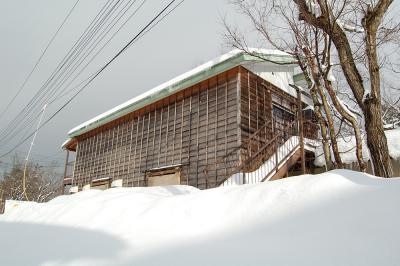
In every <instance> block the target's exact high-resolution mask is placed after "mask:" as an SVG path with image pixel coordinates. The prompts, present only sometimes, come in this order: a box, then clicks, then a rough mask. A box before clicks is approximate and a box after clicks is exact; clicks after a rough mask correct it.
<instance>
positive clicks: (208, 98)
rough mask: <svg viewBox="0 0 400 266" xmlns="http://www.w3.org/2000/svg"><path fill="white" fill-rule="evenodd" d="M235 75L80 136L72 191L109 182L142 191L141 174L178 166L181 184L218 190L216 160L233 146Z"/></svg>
mask: <svg viewBox="0 0 400 266" xmlns="http://www.w3.org/2000/svg"><path fill="white" fill-rule="evenodd" d="M238 70H239V68H238V67H237V68H234V69H232V70H230V71H227V72H225V73H222V74H220V75H218V76H215V77H213V78H211V79H209V80H206V81H204V82H201V83H200V84H197V85H195V86H192V87H190V88H188V89H185V90H184V91H182V92H180V93H178V94H175V95H173V96H171V97H168V98H167V99H164V100H162V101H159V102H157V103H155V104H152V105H150V106H147V107H145V108H143V109H141V110H138V111H136V112H134V113H132V114H129V115H127V116H125V117H123V118H121V119H118V120H117V121H113V122H111V123H109V124H107V125H105V126H102V127H100V128H98V129H96V130H94V131H92V132H89V133H87V134H84V135H82V136H80V137H79V138H78V144H77V156H76V161H75V168H74V181H73V183H74V185H79V186H80V187H82V186H83V185H85V184H89V183H90V182H91V181H92V180H94V179H98V178H104V177H111V178H112V179H114V180H115V179H121V178H122V179H123V180H124V186H146V185H147V180H146V176H145V174H144V171H146V170H149V169H151V168H156V167H162V166H168V165H174V164H182V165H183V166H182V170H181V184H188V185H192V186H195V187H198V188H201V189H203V188H211V187H215V186H217V185H218V184H219V183H220V182H222V181H223V177H224V175H225V174H226V172H227V171H229V169H226V164H224V163H223V162H221V161H220V160H218V158H219V157H221V156H223V155H225V154H227V153H229V152H230V151H232V150H234V149H235V148H236V147H237V146H238V139H239V134H240V132H239V131H238V116H237V114H238V78H237V77H238ZM234 156H236V157H237V158H238V157H239V155H238V153H237V155H235V154H234Z"/></svg>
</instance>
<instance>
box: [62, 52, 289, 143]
mask: <svg viewBox="0 0 400 266" xmlns="http://www.w3.org/2000/svg"><path fill="white" fill-rule="evenodd" d="M249 61H253V62H257V61H258V62H262V61H269V62H274V63H276V64H286V65H289V64H296V61H295V60H294V59H293V57H292V56H290V55H281V54H269V55H268V54H262V53H260V54H259V55H258V56H257V57H254V56H252V55H249V54H245V53H239V54H237V55H235V56H233V57H231V58H228V59H226V60H225V61H222V62H219V63H217V64H215V65H213V66H211V67H210V68H207V69H204V70H202V71H200V72H199V73H196V74H194V75H192V76H189V77H187V78H185V79H183V80H181V81H179V82H177V83H175V84H173V85H171V86H168V87H166V88H164V89H163V90H161V91H159V92H157V93H154V94H152V95H149V96H147V97H146V98H143V99H142V100H140V101H138V102H135V103H132V104H131V105H127V106H125V107H124V108H122V109H120V110H118V111H116V112H114V113H112V114H110V115H108V116H106V117H103V118H101V119H99V120H96V121H93V122H92V123H91V124H89V125H86V126H83V127H82V128H79V129H77V130H75V131H73V132H70V133H69V134H68V136H69V137H70V138H73V137H76V136H79V135H82V134H84V133H87V132H89V131H91V130H93V129H95V128H98V127H99V126H102V125H104V124H107V123H109V122H111V121H113V120H115V119H117V118H120V117H122V116H124V115H127V114H129V113H131V112H134V111H136V110H138V109H140V108H142V107H145V106H147V105H149V104H152V103H154V102H156V101H158V100H161V99H163V98H165V97H167V96H170V95H172V94H175V93H177V92H179V91H181V90H183V89H186V88H188V87H190V86H192V85H195V84H197V83H199V82H202V81H204V80H206V79H208V78H210V77H212V76H215V75H218V74H220V73H222V72H225V71H227V70H229V69H231V68H234V67H236V66H239V65H241V64H242V63H244V62H249Z"/></svg>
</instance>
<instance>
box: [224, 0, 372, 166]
mask: <svg viewBox="0 0 400 266" xmlns="http://www.w3.org/2000/svg"><path fill="white" fill-rule="evenodd" d="M232 3H233V4H234V5H235V6H236V7H238V10H240V11H241V12H242V13H243V14H244V15H245V16H246V17H248V18H249V20H250V21H251V23H252V25H253V26H254V28H255V29H256V31H257V32H258V33H259V34H260V36H262V38H263V39H264V41H266V42H267V43H268V44H270V45H272V46H273V47H274V48H276V49H279V50H281V51H285V52H287V53H289V54H292V55H294V56H295V57H296V58H297V59H298V60H297V61H298V64H299V66H300V68H301V70H302V72H303V74H304V77H305V80H306V81H307V85H308V88H309V90H310V95H311V98H312V100H313V104H314V111H315V115H316V117H317V119H318V122H319V125H320V128H321V137H322V144H323V150H324V156H325V161H326V163H327V165H328V169H330V167H329V165H331V164H332V162H331V158H330V148H329V145H331V147H332V152H333V156H334V161H333V163H334V165H335V167H336V168H342V167H343V163H342V160H341V156H340V151H339V147H338V144H337V140H336V136H337V134H338V132H337V131H336V129H335V119H334V118H335V117H334V115H333V113H332V112H334V110H333V109H331V105H332V104H331V103H330V102H329V99H328V97H327V95H326V91H327V89H326V88H325V86H328V85H329V86H330V88H331V90H330V92H331V93H328V94H329V95H330V97H331V98H332V97H333V99H331V100H335V102H334V104H333V105H334V106H335V107H337V108H338V109H339V110H338V111H339V114H341V115H344V118H342V117H340V120H345V121H346V122H349V121H351V123H349V124H350V126H353V127H354V131H355V132H356V136H357V138H356V139H357V140H360V139H361V138H358V136H360V128H359V123H356V122H354V119H353V117H352V116H351V114H350V113H348V112H346V109H344V108H341V106H340V105H339V104H338V103H339V102H340V101H339V100H338V99H337V97H336V95H335V94H334V90H333V89H332V86H331V85H332V84H331V81H330V79H329V77H330V76H331V75H330V74H329V73H330V70H331V67H332V66H331V63H330V61H331V60H330V59H331V49H330V46H331V42H330V41H329V39H328V38H326V34H323V32H322V31H321V30H319V29H318V28H315V27H313V26H310V25H308V24H307V23H304V22H302V21H298V19H297V12H296V10H295V6H294V4H289V5H288V4H287V3H286V2H281V1H273V2H271V1H261V0H260V1H246V2H245V1H239V0H237V1H232ZM275 24H278V26H275ZM225 28H226V31H227V34H226V37H227V40H228V42H229V43H230V44H231V45H232V46H234V47H236V48H239V49H241V50H244V51H245V52H247V53H250V54H251V53H252V52H251V50H249V49H248V47H247V42H246V40H245V38H244V36H242V35H241V34H240V32H238V30H236V29H234V28H232V27H231V25H229V24H228V23H227V22H226V21H225ZM276 32H279V34H278V35H276ZM340 128H341V127H340ZM340 128H339V129H340ZM357 143H361V141H360V142H357ZM357 155H359V156H357V157H358V158H359V165H360V169H361V170H362V171H365V163H364V161H363V160H362V145H357Z"/></svg>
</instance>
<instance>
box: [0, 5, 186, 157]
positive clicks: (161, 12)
mask: <svg viewBox="0 0 400 266" xmlns="http://www.w3.org/2000/svg"><path fill="white" fill-rule="evenodd" d="M184 1H185V0H181V1H180V3H179V4H178V5H180V4H181V3H183V2H184ZM174 2H176V0H172V1H170V2H169V3H168V5H166V6H165V7H164V8H163V9H162V10H161V11H160V12H158V14H157V15H156V16H155V17H153V19H151V20H150V21H149V22H148V23H147V24H146V26H145V27H143V28H142V29H141V30H140V31H139V33H137V34H136V35H135V36H134V37H133V38H132V39H131V40H130V41H129V42H128V43H127V44H126V45H125V46H124V47H123V48H122V49H120V50H119V52H118V53H117V54H115V55H114V56H113V57H112V58H111V59H110V60H109V61H108V62H107V63H106V64H105V65H103V66H102V67H101V68H100V69H99V70H97V71H96V72H95V73H93V75H92V77H91V78H90V79H89V80H88V81H87V82H86V83H85V85H84V86H82V88H80V89H79V90H78V91H77V92H76V93H75V94H74V95H73V96H72V97H71V98H70V99H69V100H68V101H67V102H65V103H64V104H63V105H62V106H61V107H60V108H59V109H58V110H57V111H56V112H55V113H54V114H53V115H52V116H50V117H49V118H48V119H47V120H46V121H45V122H43V123H42V124H41V125H40V127H38V129H37V130H39V129H41V128H43V127H44V126H46V125H47V124H48V123H49V122H50V121H51V120H52V119H53V118H54V117H55V116H57V115H58V113H60V112H61V111H62V110H63V109H64V108H65V107H66V106H67V105H68V104H70V103H71V102H72V101H73V100H74V99H75V98H76V97H77V96H78V95H79V94H80V93H81V92H82V91H83V90H84V89H85V88H86V87H87V86H88V85H89V84H90V83H91V82H92V81H93V80H94V79H96V77H97V76H99V75H100V74H101V73H102V72H103V71H104V70H105V69H106V68H107V67H108V66H109V65H110V64H111V63H112V62H114V60H115V59H117V58H118V57H119V56H120V55H121V54H122V53H124V52H125V51H126V50H127V49H128V48H129V47H130V46H131V45H132V44H133V43H135V42H136V40H138V39H140V38H142V37H143V36H144V34H143V33H144V32H146V31H147V29H149V28H150V27H151V26H152V24H153V23H154V22H155V21H157V19H159V18H160V17H161V20H162V19H164V18H165V17H166V16H164V17H162V15H163V14H164V13H165V12H166V10H168V8H169V7H170V6H171V5H172V4H173V3H174ZM176 7H177V6H175V7H174V8H173V9H172V11H173V10H175V9H176ZM172 11H171V12H172ZM171 12H169V14H170V13H171ZM147 32H148V31H147ZM35 132H36V131H34V132H32V133H31V134H30V135H29V136H28V137H27V138H25V139H24V140H23V141H21V142H19V143H18V144H16V145H15V146H14V147H13V148H12V149H10V150H9V151H8V152H6V153H4V154H2V155H0V158H3V157H5V156H7V155H9V154H10V153H12V152H13V151H14V150H15V149H17V148H18V147H19V146H21V145H22V144H23V143H25V141H26V140H28V139H29V138H30V137H31V136H33V135H34V134H35Z"/></svg>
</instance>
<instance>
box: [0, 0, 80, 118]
mask: <svg viewBox="0 0 400 266" xmlns="http://www.w3.org/2000/svg"><path fill="white" fill-rule="evenodd" d="M79 1H80V0H76V1H75V4H74V5H73V6H72V8H71V9H70V10H69V12H68V13H67V15H66V16H65V18H64V20H63V21H62V23H61V24H60V26H59V27H58V28H57V30H56V32H55V33H54V34H53V36H52V37H51V38H50V41H49V42H48V43H47V45H46V47H45V48H44V50H43V51H42V53H41V54H40V56H39V58H38V59H37V60H36V63H35V65H34V66H33V68H32V70H31V71H30V72H29V74H28V76H27V77H26V78H25V80H24V81H23V83H22V85H21V86H20V87H19V89H18V90H17V92H16V93H15V94H14V96H13V97H12V98H11V100H10V102H9V103H8V104H7V105H6V107H5V108H4V109H3V111H2V112H1V113H0V119H1V118H2V117H3V116H4V114H5V113H6V112H7V111H8V109H9V108H10V106H11V105H12V104H13V103H14V101H15V99H16V98H17V97H18V95H19V94H20V93H21V91H22V90H23V89H24V88H25V86H26V84H27V83H28V81H29V80H30V78H31V77H32V75H33V73H34V72H35V70H36V69H37V67H38V66H39V64H40V62H41V61H42V59H43V57H44V55H45V54H46V52H47V50H48V49H49V48H50V46H51V45H52V44H53V42H54V40H55V39H56V37H57V36H58V33H59V32H60V31H61V29H62V28H63V26H64V24H65V23H66V22H67V20H68V19H69V17H70V16H71V14H72V12H73V11H74V10H75V7H76V6H77V5H78V3H79Z"/></svg>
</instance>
